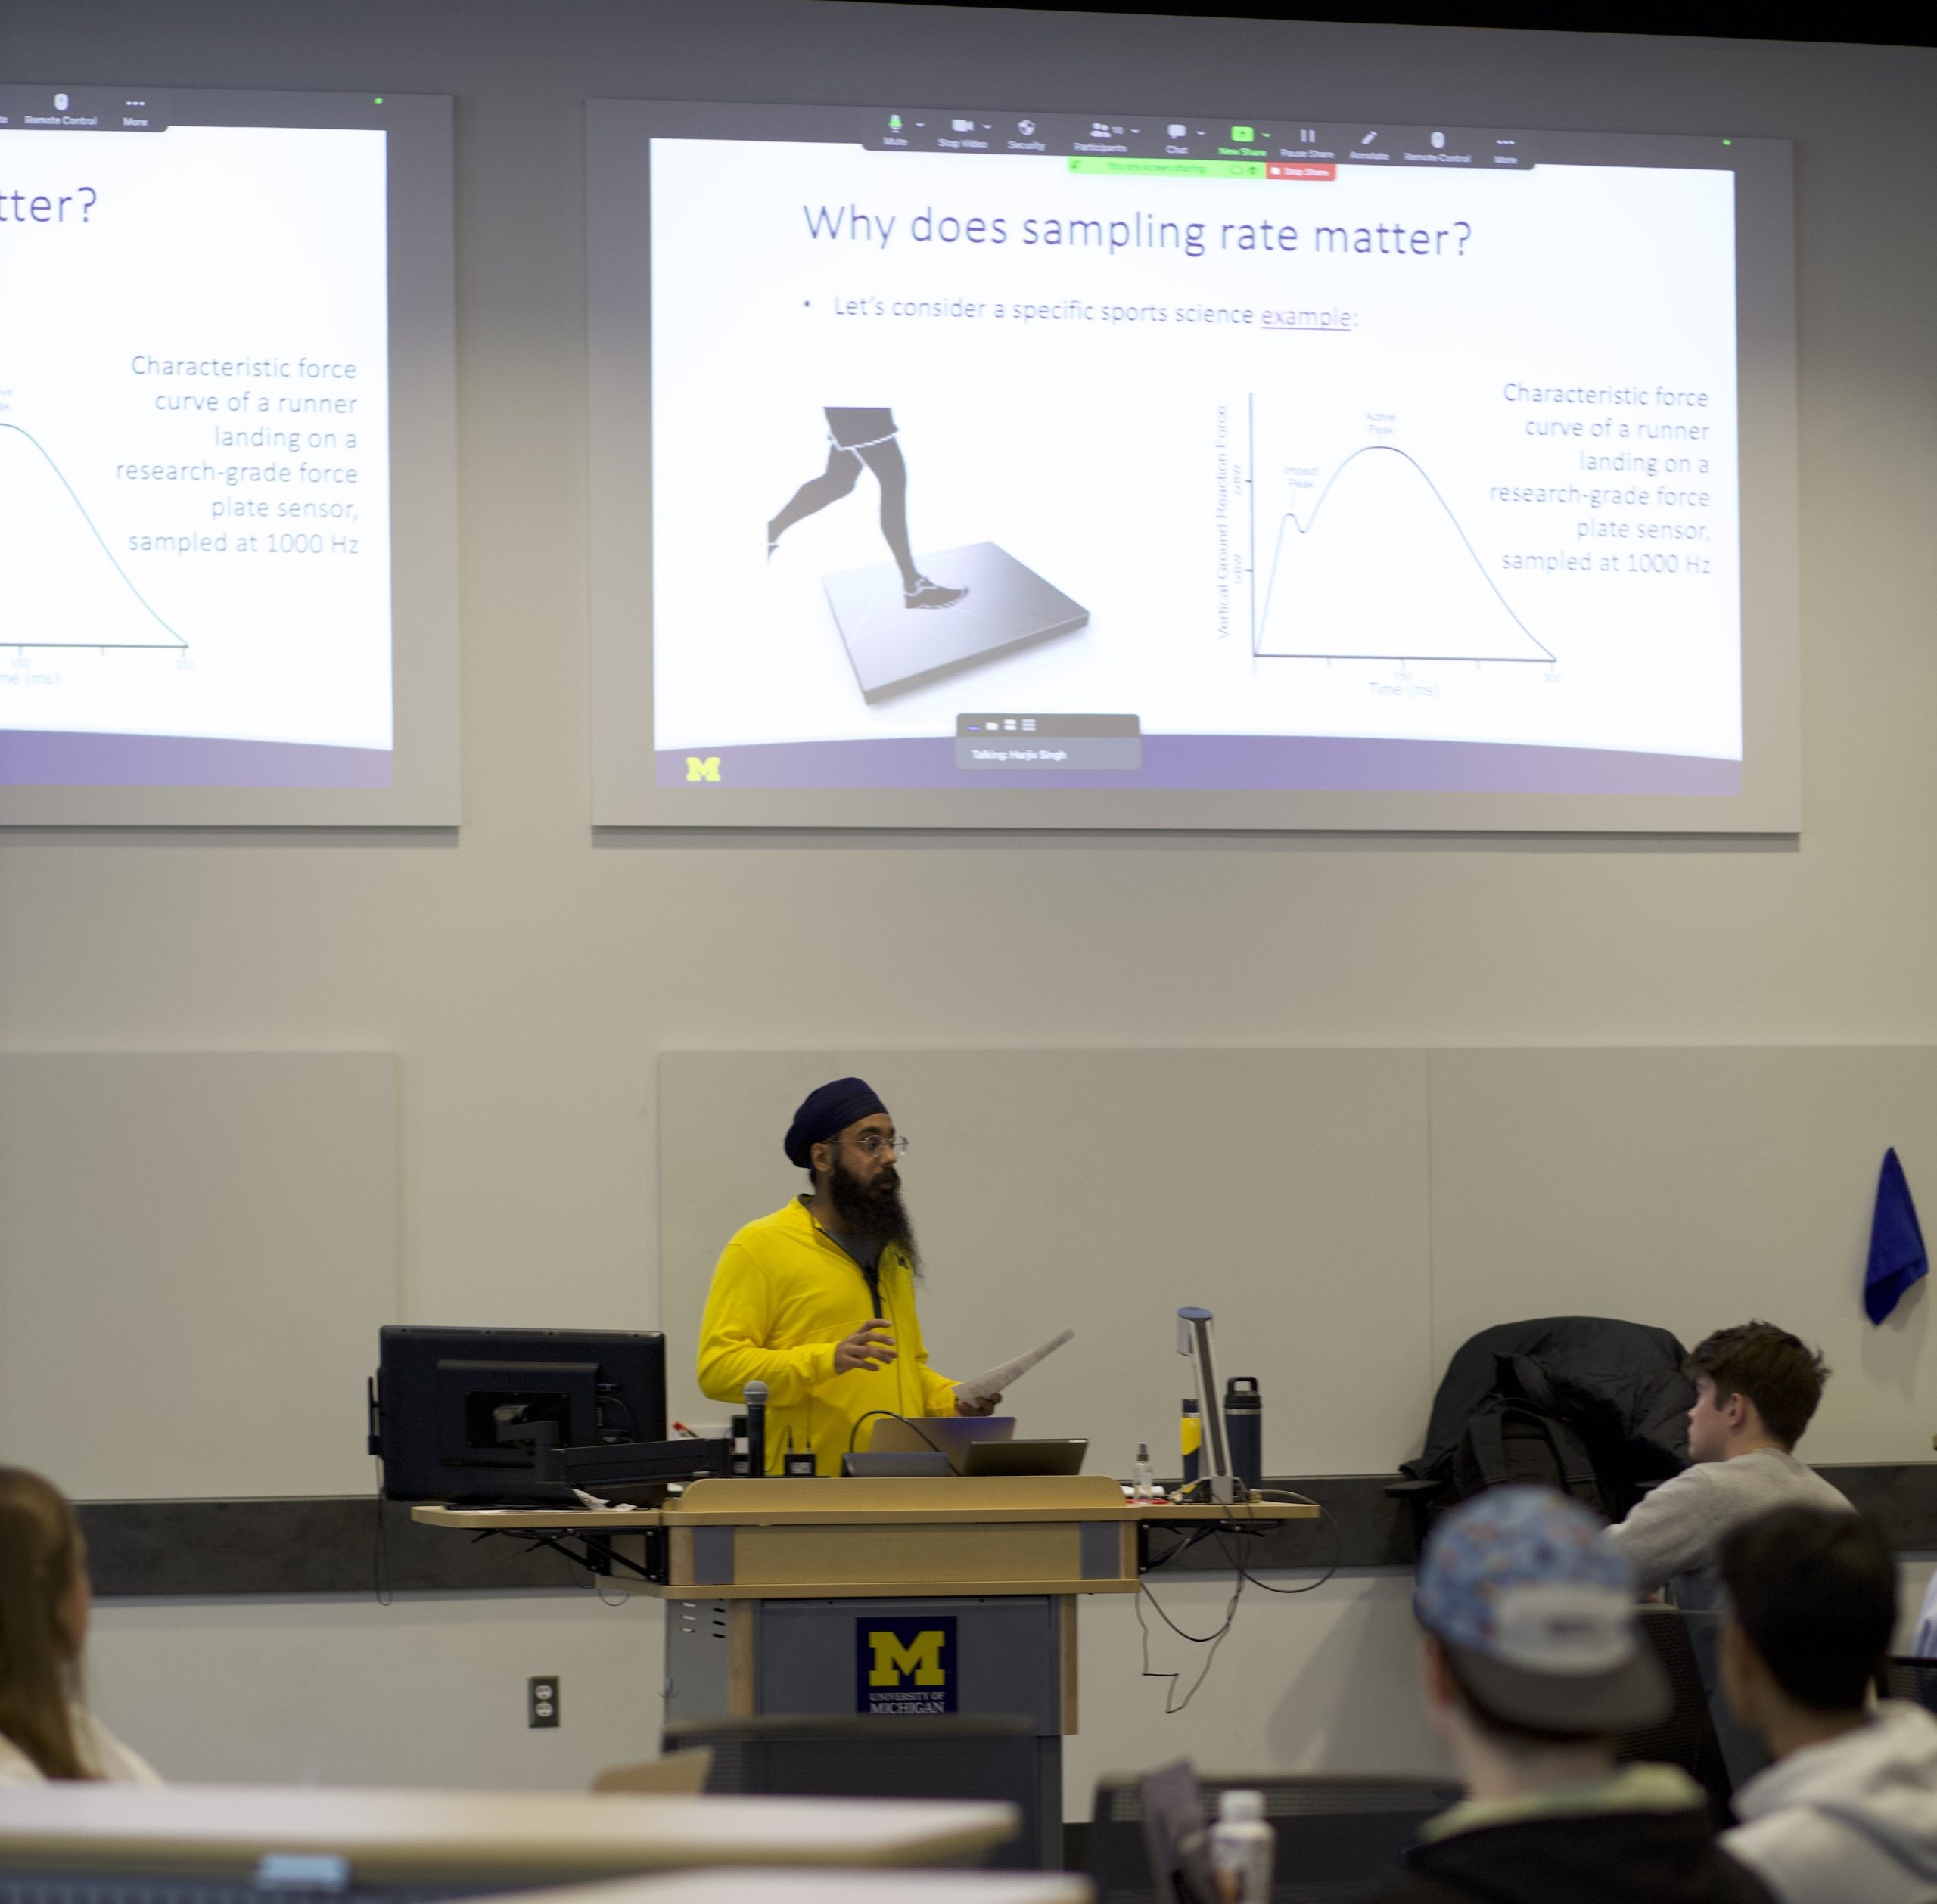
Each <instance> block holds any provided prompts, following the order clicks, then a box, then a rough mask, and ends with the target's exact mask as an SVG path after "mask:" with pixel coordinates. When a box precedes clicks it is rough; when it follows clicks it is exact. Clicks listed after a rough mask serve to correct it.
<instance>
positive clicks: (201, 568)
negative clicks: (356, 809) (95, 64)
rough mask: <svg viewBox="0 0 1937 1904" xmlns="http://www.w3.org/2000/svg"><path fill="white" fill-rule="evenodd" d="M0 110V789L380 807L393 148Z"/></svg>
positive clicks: (18, 92)
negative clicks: (170, 790)
mask: <svg viewBox="0 0 1937 1904" xmlns="http://www.w3.org/2000/svg"><path fill="white" fill-rule="evenodd" d="M0 104H4V105H5V107H6V109H7V110H6V111H5V114H4V124H0V266H4V269H5V275H6V281H7V283H8V294H7V296H6V297H5V299H4V300H0V784H8V785H11V786H26V787H33V786H61V785H64V786H86V785H110V786H112V785H132V784H148V785H157V786H182V787H191V786H209V785H221V786H229V787H261V788H278V787H289V788H308V789H322V788H334V789H342V790H366V791H367V790H388V789H390V787H392V786H393V778H394V769H395V763H396V753H397V742H398V729H397V719H396V713H397V710H396V694H395V668H394V662H395V653H394V647H395V644H394V629H393V613H392V597H393V563H392V559H391V535H392V520H391V517H392V511H391V480H392V476H391V461H392V447H393V446H392V440H391V423H390V413H391V397H390V377H391V366H390V326H391V303H392V300H391V287H390V247H389V242H388V225H389V222H390V155H389V151H388V149H387V148H388V143H389V138H390V135H389V134H388V132H387V131H386V130H384V129H382V128H381V127H380V126H344V125H338V126H315V125H310V126H304V125H288V124H280V123H269V124H221V123H194V117H193V116H192V113H189V112H187V111H185V110H181V109H180V107H181V102H179V101H177V102H173V104H175V106H176V110H170V104H171V102H169V101H166V100H165V99H163V98H161V97H160V96H159V95H157V98H156V99H155V100H154V101H148V99H147V98H145V96H138V95H132V94H128V93H126V92H123V93H121V94H117V95H112V96H111V97H110V96H107V95H101V96H95V95H88V96H80V95H69V94H67V93H61V94H56V95H47V96H46V97H45V98H42V96H41V95H38V94H35V93H31V92H27V91H26V90H25V89H8V91H7V92H5V94H4V95H0Z"/></svg>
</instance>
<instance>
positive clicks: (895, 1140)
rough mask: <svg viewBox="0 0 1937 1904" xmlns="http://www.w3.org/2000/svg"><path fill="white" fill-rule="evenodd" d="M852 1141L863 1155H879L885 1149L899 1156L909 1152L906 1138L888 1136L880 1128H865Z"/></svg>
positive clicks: (904, 1155)
mask: <svg viewBox="0 0 1937 1904" xmlns="http://www.w3.org/2000/svg"><path fill="white" fill-rule="evenodd" d="M850 1141H851V1142H852V1143H853V1146H854V1148H855V1149H856V1150H857V1151H860V1154H862V1155H863V1157H878V1156H879V1155H880V1154H881V1152H882V1151H893V1152H894V1154H895V1155H896V1156H897V1157H906V1155H907V1154H908V1140H907V1138H905V1137H891V1136H887V1135H884V1134H883V1133H882V1132H880V1131H878V1130H864V1131H863V1132H862V1133H861V1134H860V1136H859V1137H857V1138H852V1139H851V1140H850Z"/></svg>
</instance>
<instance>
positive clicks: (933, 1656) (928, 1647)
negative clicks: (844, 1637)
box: [868, 1628, 948, 1686]
mask: <svg viewBox="0 0 1937 1904" xmlns="http://www.w3.org/2000/svg"><path fill="white" fill-rule="evenodd" d="M942 1639H943V1635H942V1633H941V1630H940V1629H938V1628H937V1629H935V1630H934V1631H933V1632H925V1633H916V1634H915V1635H913V1637H912V1638H909V1639H906V1640H904V1639H903V1638H902V1637H901V1635H900V1634H899V1633H870V1634H869V1635H868V1643H869V1645H871V1646H872V1647H873V1648H874V1651H875V1663H874V1666H873V1668H872V1670H871V1671H870V1672H869V1674H868V1684H869V1685H871V1686H898V1685H900V1683H901V1680H902V1677H903V1675H904V1674H909V1675H912V1676H913V1679H914V1682H915V1683H916V1685H918V1686H939V1685H944V1684H946V1683H947V1677H948V1676H947V1674H946V1673H944V1672H943V1671H942V1669H941V1643H942Z"/></svg>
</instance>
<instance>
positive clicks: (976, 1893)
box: [519, 1870, 1096, 1904]
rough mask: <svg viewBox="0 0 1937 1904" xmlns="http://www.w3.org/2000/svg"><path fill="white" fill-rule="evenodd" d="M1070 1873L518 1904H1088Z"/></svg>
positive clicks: (727, 1874)
mask: <svg viewBox="0 0 1937 1904" xmlns="http://www.w3.org/2000/svg"><path fill="white" fill-rule="evenodd" d="M1095 1896H1096V1892H1095V1890H1094V1889H1093V1887H1091V1884H1090V1881H1089V1879H1088V1878H1082V1877H1079V1876H1077V1874H1076V1873H1075V1872H1074V1871H772V1870H770V1871H736V1870H710V1871H682V1872H680V1873H679V1874H676V1875H674V1876H671V1877H665V1878H629V1879H621V1880H620V1881H617V1882H615V1883H612V1884H574V1885H573V1886H572V1887H571V1888H570V1889H569V1890H553V1891H527V1892H525V1893H523V1894H522V1896H521V1898H520V1899H519V1904H1091V1900H1092V1899H1093V1898H1094V1897H1095Z"/></svg>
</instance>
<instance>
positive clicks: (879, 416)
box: [766, 410, 968, 608]
mask: <svg viewBox="0 0 1937 1904" xmlns="http://www.w3.org/2000/svg"><path fill="white" fill-rule="evenodd" d="M827 417H828V424H829V430H828V441H829V448H828V452H827V467H826V468H825V470H823V471H822V472H821V474H819V476H816V477H813V478H812V479H811V480H809V481H807V482H805V483H802V484H801V486H800V487H799V489H797V490H795V491H794V495H793V498H792V500H791V501H790V502H788V505H787V506H786V507H785V508H784V509H782V511H781V512H780V513H779V515H777V516H776V517H773V520H771V521H770V522H769V523H768V524H767V525H766V552H767V554H768V555H769V556H770V557H771V556H772V554H773V551H774V550H775V548H776V547H777V546H778V545H779V541H780V539H781V537H782V536H784V535H785V533H787V531H788V530H790V529H791V528H792V527H793V526H794V524H795V523H797V522H800V521H802V520H804V519H805V518H806V517H809V516H811V515H813V514H816V513H817V512H818V511H820V510H822V509H825V508H826V507H827V506H828V505H829V503H832V502H839V501H840V500H841V498H842V497H843V496H844V495H849V494H850V493H851V492H853V487H854V485H855V484H856V483H857V482H858V481H859V480H860V474H861V467H862V465H863V464H866V466H867V467H869V469H871V470H872V471H874V473H875V481H876V482H878V483H879V484H880V485H881V535H882V536H883V538H884V539H885V540H886V542H887V543H888V548H889V550H890V551H891V553H892V554H893V555H894V564H895V567H897V568H898V569H899V570H900V571H901V600H902V603H903V606H904V607H909V608H950V607H953V606H954V605H955V604H956V602H958V601H961V600H962V598H963V597H964V596H965V595H967V594H968V590H967V589H949V588H944V587H943V586H942V585H941V583H939V582H934V581H931V579H929V578H928V576H925V575H924V574H922V572H921V570H919V569H918V568H917V567H916V566H915V556H914V551H913V547H912V545H910V543H909V539H908V465H907V463H906V461H905V460H904V459H903V456H902V454H901V445H900V442H899V441H898V440H897V437H896V436H895V433H894V419H893V418H892V417H891V415H889V414H888V412H886V411H864V412H853V411H836V410H830V411H829V412H828V413H827ZM850 420H851V421H850ZM864 420H865V421H864ZM876 420H878V423H877V421H876ZM883 426H885V427H884V429H883V433H882V434H881V435H880V436H874V437H872V438H871V439H869V440H864V441H861V442H857V443H843V442H842V441H841V436H842V434H843V433H844V430H845V431H847V433H850V434H852V433H857V429H866V428H868V427H883Z"/></svg>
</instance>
